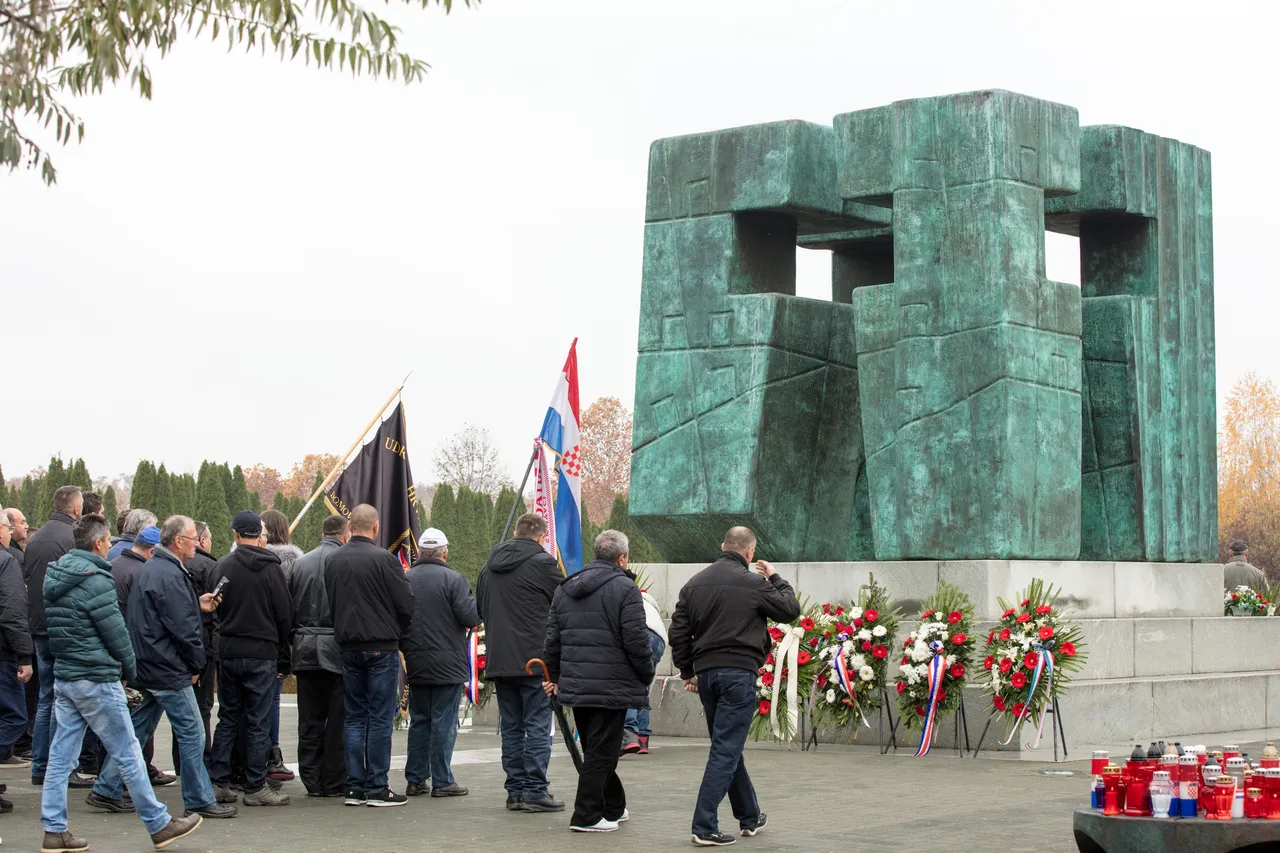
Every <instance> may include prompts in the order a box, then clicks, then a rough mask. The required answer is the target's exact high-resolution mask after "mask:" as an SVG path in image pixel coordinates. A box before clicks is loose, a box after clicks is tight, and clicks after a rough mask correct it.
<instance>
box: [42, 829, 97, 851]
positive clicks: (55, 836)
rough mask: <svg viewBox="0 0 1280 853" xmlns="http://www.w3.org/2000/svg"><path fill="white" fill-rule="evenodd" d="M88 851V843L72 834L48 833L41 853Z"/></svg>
mask: <svg viewBox="0 0 1280 853" xmlns="http://www.w3.org/2000/svg"><path fill="white" fill-rule="evenodd" d="M88 849H89V842H88V841H85V840H84V839H83V838H76V837H75V836H74V835H72V834H71V833H70V832H46V833H45V834H44V844H42V845H40V853H83V851H85V850H88Z"/></svg>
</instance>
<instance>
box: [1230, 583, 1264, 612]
mask: <svg viewBox="0 0 1280 853" xmlns="http://www.w3.org/2000/svg"><path fill="white" fill-rule="evenodd" d="M1270 606H1271V605H1270V602H1269V601H1268V599H1267V598H1266V597H1264V596H1261V595H1258V593H1256V592H1254V591H1253V588H1252V587H1248V586H1238V587H1236V588H1235V589H1228V590H1226V591H1224V592H1223V593H1222V615H1223V616H1269V615H1270Z"/></svg>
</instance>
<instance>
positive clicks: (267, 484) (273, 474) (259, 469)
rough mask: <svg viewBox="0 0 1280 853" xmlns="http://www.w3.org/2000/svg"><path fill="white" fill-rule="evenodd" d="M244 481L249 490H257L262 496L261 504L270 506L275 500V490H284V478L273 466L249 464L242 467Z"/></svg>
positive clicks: (259, 495)
mask: <svg viewBox="0 0 1280 853" xmlns="http://www.w3.org/2000/svg"><path fill="white" fill-rule="evenodd" d="M244 482H245V485H246V486H248V487H249V491H251V492H257V493H258V497H260V498H262V505H263V506H264V507H270V506H271V502H272V501H274V500H275V497H276V492H280V491H284V480H283V478H281V476H280V472H279V471H277V470H276V469H275V468H272V467H270V466H267V465H263V464H262V463H261V462H259V463H258V464H257V465H251V466H249V467H248V468H245V469H244Z"/></svg>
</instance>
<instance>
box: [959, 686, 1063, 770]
mask: <svg viewBox="0 0 1280 853" xmlns="http://www.w3.org/2000/svg"><path fill="white" fill-rule="evenodd" d="M1045 713H1046V714H1052V715H1053V726H1052V729H1053V761H1054V763H1055V764H1056V763H1057V762H1058V735H1059V734H1061V735H1062V760H1063V761H1065V760H1066V758H1067V731H1066V729H1064V728H1063V727H1062V709H1061V708H1060V707H1059V706H1058V697H1057V696H1054V697H1053V699H1052V701H1051V702H1050V703H1049V707H1048V708H1047V709H1046V710H1045ZM994 719H995V715H992V716H990V717H987V724H986V725H985V726H983V727H982V737H980V738H978V748H977V749H975V750H974V751H973V757H974V758H977V757H978V752H979V750H981V749H982V742H983V741H984V740H986V739H987V730H988V729H990V728H991V721H992V720H994Z"/></svg>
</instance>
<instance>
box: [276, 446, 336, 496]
mask: <svg viewBox="0 0 1280 853" xmlns="http://www.w3.org/2000/svg"><path fill="white" fill-rule="evenodd" d="M337 464H338V457H337V456H335V455H333V454H332V453H308V454H307V455H306V456H304V457H302V461H301V462H295V463H294V465H293V469H292V470H291V471H290V472H289V479H287V480H285V481H284V485H283V486H281V488H280V490H281V491H282V492H284V496H285V497H287V498H309V497H311V493H312V492H313V491H315V485H316V476H317V475H319V476H321V477H324V476H325V475H327V474H328V473H329V472H330V471H331V470H333V466H334V465H337Z"/></svg>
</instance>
